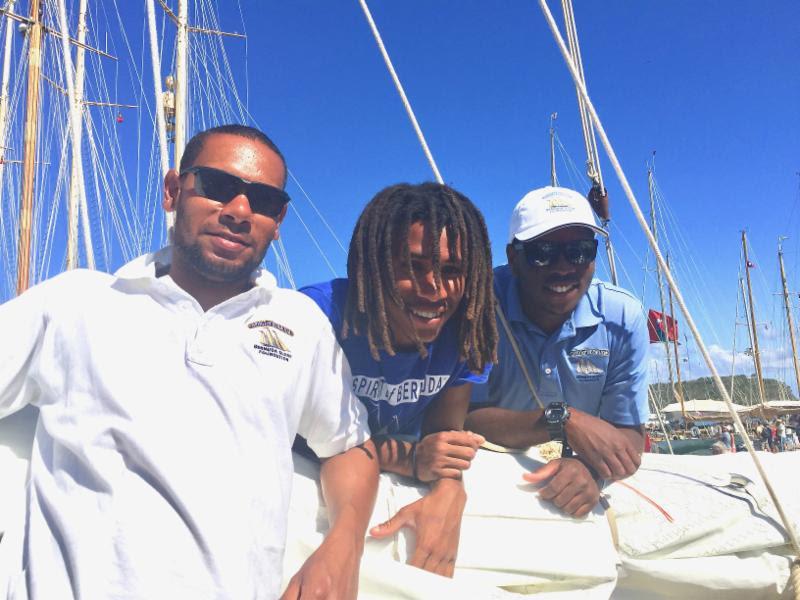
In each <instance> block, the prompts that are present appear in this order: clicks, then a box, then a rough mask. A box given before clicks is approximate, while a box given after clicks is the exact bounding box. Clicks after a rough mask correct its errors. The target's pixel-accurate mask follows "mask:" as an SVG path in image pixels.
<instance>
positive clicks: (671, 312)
mask: <svg viewBox="0 0 800 600" xmlns="http://www.w3.org/2000/svg"><path fill="white" fill-rule="evenodd" d="M667 267H668V268H669V269H670V270H672V266H671V265H670V264H669V254H667ZM667 296H668V297H669V316H670V318H671V319H672V320H673V322H674V320H675V307H674V305H673V302H672V288H670V287H669V286H667ZM667 339H668V340H669V336H667ZM672 349H673V350H674V351H675V377H676V380H677V381H676V383H677V386H676V390H677V392H678V398H680V402H681V407H683V402H684V400H685V398H684V397H683V384H682V383H681V359H680V357H679V356H678V336H677V335H676V336H675V338H674V339H673V340H672Z"/></svg>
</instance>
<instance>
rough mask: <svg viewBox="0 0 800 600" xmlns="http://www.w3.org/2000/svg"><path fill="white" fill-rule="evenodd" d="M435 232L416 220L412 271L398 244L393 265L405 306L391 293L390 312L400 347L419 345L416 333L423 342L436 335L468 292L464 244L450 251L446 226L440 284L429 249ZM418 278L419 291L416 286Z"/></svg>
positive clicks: (411, 245)
mask: <svg viewBox="0 0 800 600" xmlns="http://www.w3.org/2000/svg"><path fill="white" fill-rule="evenodd" d="M431 235H432V233H431V231H430V229H429V228H428V227H426V226H424V225H423V224H422V223H414V224H412V225H411V227H410V229H409V232H408V247H409V250H410V252H411V266H412V269H413V271H412V272H409V271H408V268H407V266H406V264H405V261H404V260H403V255H402V252H401V248H400V244H399V243H398V244H396V246H395V251H394V253H393V254H394V256H393V257H392V267H393V269H394V275H395V286H396V288H397V291H398V294H399V295H400V298H401V299H402V301H403V306H400V305H398V304H397V303H396V302H395V301H394V300H392V299H391V298H389V297H387V298H386V299H385V302H386V313H387V317H388V320H389V327H390V328H391V331H392V335H393V337H394V344H395V347H396V348H397V349H399V350H413V349H415V348H416V342H415V341H414V333H415V332H416V336H417V338H418V339H419V340H420V341H421V342H423V343H429V342H432V341H434V340H435V339H436V337H437V336H438V335H439V333H440V332H441V330H442V327H444V324H445V323H447V320H448V319H449V318H450V317H452V316H453V313H455V311H456V310H458V306H459V304H460V303H461V298H462V297H463V296H464V279H465V274H464V267H463V264H462V261H461V249H460V244H458V243H457V244H456V248H457V250H456V252H455V254H454V255H451V254H450V249H449V248H448V243H447V242H448V240H447V230H446V229H443V230H442V233H441V235H440V236H439V240H438V243H439V260H440V266H441V275H442V283H441V285H439V286H438V287H437V285H436V282H435V278H434V274H433V256H432V255H431V252H430V251H429V248H430V247H431V244H430V242H431V239H430V237H431ZM414 280H416V282H417V286H418V288H419V292H417V291H416V290H415V289H414Z"/></svg>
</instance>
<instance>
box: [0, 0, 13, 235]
mask: <svg viewBox="0 0 800 600" xmlns="http://www.w3.org/2000/svg"><path fill="white" fill-rule="evenodd" d="M14 2H15V0H8V4H7V5H6V9H7V10H9V11H10V10H13V9H14ZM5 22H6V37H5V41H4V43H3V76H2V80H0V228H2V229H5V221H4V218H5V217H4V216H3V215H4V214H5V210H3V187H4V186H3V185H2V183H3V171H4V169H5V167H6V162H9V161H8V160H7V159H6V157H5V151H6V150H7V148H6V138H7V136H8V102H9V96H8V80H9V77H10V73H11V44H12V42H13V41H14V27H13V25H12V19H11V17H6V19H5Z"/></svg>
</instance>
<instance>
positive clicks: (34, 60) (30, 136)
mask: <svg viewBox="0 0 800 600" xmlns="http://www.w3.org/2000/svg"><path fill="white" fill-rule="evenodd" d="M40 14H41V0H31V4H30V15H31V16H30V22H29V25H28V32H27V35H28V36H29V37H28V40H29V41H28V89H27V97H26V99H25V130H24V134H23V155H22V199H21V201H20V211H19V243H18V246H17V294H21V293H22V292H24V291H25V290H27V289H28V286H29V285H30V268H31V234H32V230H33V191H34V185H35V163H36V136H37V134H38V130H39V88H40V84H41V77H40V76H39V75H40V72H41V66H42V65H41V62H42V24H41V22H40V21H39V18H40Z"/></svg>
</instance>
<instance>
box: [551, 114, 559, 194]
mask: <svg viewBox="0 0 800 600" xmlns="http://www.w3.org/2000/svg"><path fill="white" fill-rule="evenodd" d="M557 118H558V113H550V185H552V186H553V187H558V177H556V119H557Z"/></svg>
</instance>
